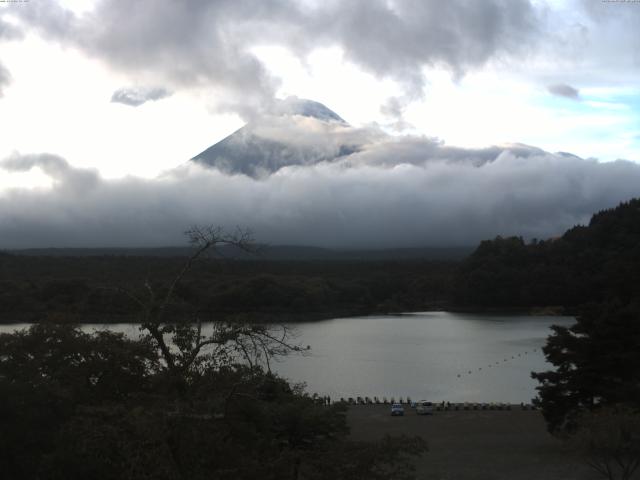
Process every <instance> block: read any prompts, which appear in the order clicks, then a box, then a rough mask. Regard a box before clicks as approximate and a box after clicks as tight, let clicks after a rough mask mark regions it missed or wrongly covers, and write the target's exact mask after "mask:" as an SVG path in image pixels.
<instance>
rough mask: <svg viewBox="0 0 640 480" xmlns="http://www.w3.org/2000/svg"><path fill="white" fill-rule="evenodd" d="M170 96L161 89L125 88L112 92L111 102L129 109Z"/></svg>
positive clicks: (169, 93)
mask: <svg viewBox="0 0 640 480" xmlns="http://www.w3.org/2000/svg"><path fill="white" fill-rule="evenodd" d="M170 95H171V92H169V91H168V90H167V89H165V88H162V87H127V88H120V89H118V90H116V91H115V92H113V95H111V101H112V102H113V103H122V104H124V105H129V106H130V107H139V106H140V105H142V104H144V103H146V102H149V101H156V100H160V99H163V98H166V97H168V96H170Z"/></svg>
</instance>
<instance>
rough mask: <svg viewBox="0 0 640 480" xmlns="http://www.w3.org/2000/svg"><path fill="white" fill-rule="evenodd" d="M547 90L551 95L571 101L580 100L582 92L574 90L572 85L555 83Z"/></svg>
mask: <svg viewBox="0 0 640 480" xmlns="http://www.w3.org/2000/svg"><path fill="white" fill-rule="evenodd" d="M547 90H548V91H549V93H550V94H552V95H556V96H558V97H565V98H570V99H571V100H580V92H579V91H578V89H577V88H573V87H572V86H571V85H567V84H565V83H555V84H553V85H549V86H547Z"/></svg>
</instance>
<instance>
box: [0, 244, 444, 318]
mask: <svg viewBox="0 0 640 480" xmlns="http://www.w3.org/2000/svg"><path fill="white" fill-rule="evenodd" d="M185 261H186V259H185V257H173V258H160V257H125V256H120V257H119V256H94V257H45V256H42V257H33V256H21V255H0V321H2V322H15V321H35V322H39V321H43V320H52V321H63V322H66V321H70V322H120V321H135V320H136V315H137V314H138V313H139V306H138V305H136V303H135V302H134V301H133V300H132V298H131V297H130V295H129V293H133V294H135V295H136V296H138V297H144V296H145V295H146V293H147V292H146V287H145V283H147V282H148V283H149V284H150V285H152V286H153V287H154V290H156V291H159V292H161V291H162V290H163V289H166V288H168V286H169V285H170V284H171V282H172V281H173V279H174V278H175V275H176V274H177V272H179V271H180V269H181V268H182V266H183V265H184V263H185ZM455 265H456V264H455V263H453V262H444V261H443V262H440V261H423V260H415V259H412V260H399V261H333V262H323V261H281V262H278V261H259V260H256V261H249V260H246V261H234V260H220V259H213V258H211V259H205V260H202V261H199V262H197V263H196V264H195V265H194V266H193V268H192V271H191V272H190V273H189V275H188V276H187V277H186V278H184V280H183V281H182V282H181V284H180V286H179V288H178V290H177V291H176V292H175V293H176V295H175V297H176V298H175V300H176V302H175V304H174V305H172V308H174V309H179V310H182V313H185V314H188V315H193V314H198V315H199V317H200V318H204V319H210V318H212V317H213V316H220V315H223V316H230V317H231V316H234V315H238V314H241V315H243V316H244V317H245V318H247V317H249V318H250V319H251V320H257V321H260V320H271V319H274V318H273V317H275V316H277V318H276V320H278V321H284V320H293V321H296V320H309V319H317V318H328V317H331V316H335V315H359V314H367V313H382V312H398V311H412V310H413V311H415V310H425V309H428V308H442V307H443V306H444V305H446V304H448V303H449V302H450V293H451V281H452V278H453V272H454V270H455Z"/></svg>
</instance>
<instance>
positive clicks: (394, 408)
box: [391, 403, 404, 416]
mask: <svg viewBox="0 0 640 480" xmlns="http://www.w3.org/2000/svg"><path fill="white" fill-rule="evenodd" d="M391 415H392V416H396V415H398V416H403V415H404V407H403V406H402V405H401V404H400V403H394V404H392V405H391Z"/></svg>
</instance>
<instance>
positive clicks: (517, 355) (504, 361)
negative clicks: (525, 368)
mask: <svg viewBox="0 0 640 480" xmlns="http://www.w3.org/2000/svg"><path fill="white" fill-rule="evenodd" d="M539 350H541V349H540V348H533V349H531V350H526V351H524V352H520V353H517V354H513V355H511V357H505V358H503V359H502V360H497V361H495V362H492V363H489V364H488V365H486V366H484V365H483V366H482V367H477V368H472V369H467V370H466V371H464V372H463V373H458V375H457V377H458V378H462V377H463V376H466V375H473V374H474V373H477V372H481V371H482V368H483V367H485V368H494V367H497V366H500V365H502V364H504V363H507V362H510V361H511V360H516V359H518V358H519V357H520V358H522V357H523V356H524V355H529V354H530V353H534V352H537V351H539Z"/></svg>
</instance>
